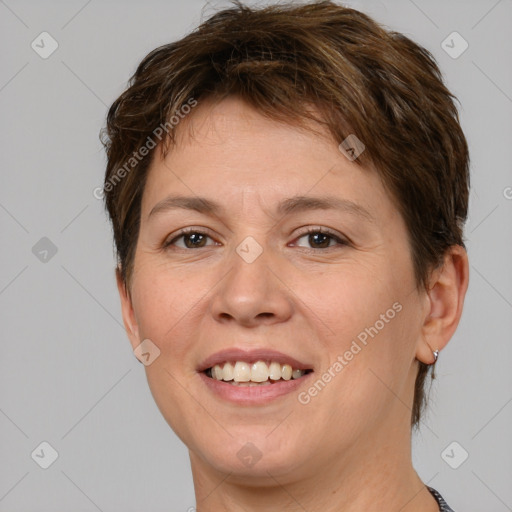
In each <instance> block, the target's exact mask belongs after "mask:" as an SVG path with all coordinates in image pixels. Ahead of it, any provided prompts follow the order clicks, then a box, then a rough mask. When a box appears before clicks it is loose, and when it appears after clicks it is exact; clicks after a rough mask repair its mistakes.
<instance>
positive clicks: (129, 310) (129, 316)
mask: <svg viewBox="0 0 512 512" xmlns="http://www.w3.org/2000/svg"><path fill="white" fill-rule="evenodd" d="M116 281H117V290H118V291H119V298H120V300H121V312H122V315H123V323H124V328H125V330H126V334H127V335H128V338H129V340H130V343H131V345H132V348H133V350H135V348H136V347H138V346H139V344H140V338H139V326H138V324H137V320H136V318H135V312H134V310H133V305H132V298H131V296H130V293H129V290H128V288H127V286H126V284H125V283H124V281H123V277H122V275H121V270H120V268H119V267H117V268H116Z"/></svg>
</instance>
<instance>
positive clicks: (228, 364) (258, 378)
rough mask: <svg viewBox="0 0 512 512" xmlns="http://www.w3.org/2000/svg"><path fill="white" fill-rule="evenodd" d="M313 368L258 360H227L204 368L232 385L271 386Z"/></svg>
mask: <svg viewBox="0 0 512 512" xmlns="http://www.w3.org/2000/svg"><path fill="white" fill-rule="evenodd" d="M312 371H313V370H312V369H305V370H303V369H300V368H294V367H293V366H291V365H290V364H288V363H284V364H282V363H279V362H278V361H270V360H266V361H263V360H258V361H255V362H254V363H249V362H247V361H225V362H224V363H221V364H216V365H214V366H211V367H209V368H207V369H206V370H204V374H205V375H206V376H207V377H209V378H211V379H214V380H217V381H222V382H226V383H228V384H231V385H232V386H242V387H243V386H246V387H254V386H270V385H273V384H277V383H279V382H285V381H289V380H298V379H300V378H301V377H303V376H304V375H307V374H308V373H311V372H312Z"/></svg>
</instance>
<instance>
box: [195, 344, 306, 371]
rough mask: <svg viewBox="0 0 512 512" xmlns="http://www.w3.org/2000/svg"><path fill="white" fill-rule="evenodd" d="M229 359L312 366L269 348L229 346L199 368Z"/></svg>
mask: <svg viewBox="0 0 512 512" xmlns="http://www.w3.org/2000/svg"><path fill="white" fill-rule="evenodd" d="M227 361H245V362H247V363H255V362H256V361H275V362H277V363H280V364H289V365H290V366H291V367H292V368H293V369H297V370H311V369H312V366H311V365H308V364H306V363H303V362H302V361H299V360H298V359H295V358H294V357H291V356H289V355H287V354H283V353H282V352H278V351H277V350H271V349H268V348H258V349H252V350H244V349H241V348H236V347H233V348H227V349H224V350H220V351H219V352H215V354H212V355H210V356H208V357H207V358H206V359H204V360H203V362H202V363H201V364H200V365H199V367H198V370H197V371H199V372H202V371H204V370H207V369H208V368H212V367H213V366H215V365H216V364H221V363H225V362H227Z"/></svg>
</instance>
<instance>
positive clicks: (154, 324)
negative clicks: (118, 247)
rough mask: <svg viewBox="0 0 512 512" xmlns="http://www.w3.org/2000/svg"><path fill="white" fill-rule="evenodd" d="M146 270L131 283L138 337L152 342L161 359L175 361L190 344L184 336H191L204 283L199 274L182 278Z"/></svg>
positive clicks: (168, 273)
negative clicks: (165, 357) (167, 358)
mask: <svg viewBox="0 0 512 512" xmlns="http://www.w3.org/2000/svg"><path fill="white" fill-rule="evenodd" d="M146 269H147V272H145V273H144V274H143V273H139V275H138V279H137V281H136V282H135V283H134V301H133V303H134V310H135V314H136V318H137V323H138V326H139V334H140V337H141V339H145V338H149V339H150V340H151V341H153V342H154V343H155V344H156V345H157V346H158V348H159V349H160V350H161V352H162V355H168V354H172V355H173V356H174V360H175V359H176V356H177V355H179V354H181V353H182V352H184V350H185V349H186V348H187V346H188V344H189V342H190V340H189V339H187V336H186V333H189V332H191V331H190V326H191V323H193V322H195V321H197V318H196V316H197V310H198V309H199V308H201V305H202V304H203V301H204V300H205V297H204V296H205V294H207V291H208V289H209V288H208V283H207V281H206V280H205V279H204V276H200V275H199V274H196V275H195V276H190V277H183V273H182V275H181V276H180V272H179V270H178V271H177V270H176V269H175V270H173V272H170V271H166V270H165V269H162V268H158V267H157V266H155V267H154V268H153V269H152V270H150V269H149V266H147V267H146ZM178 276H179V277H178ZM210 288H211V286H210Z"/></svg>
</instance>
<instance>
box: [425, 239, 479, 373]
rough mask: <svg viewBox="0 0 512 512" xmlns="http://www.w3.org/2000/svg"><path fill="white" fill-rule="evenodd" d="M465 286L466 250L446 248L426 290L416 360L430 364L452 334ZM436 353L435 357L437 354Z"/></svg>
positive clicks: (467, 272)
mask: <svg viewBox="0 0 512 512" xmlns="http://www.w3.org/2000/svg"><path fill="white" fill-rule="evenodd" d="M468 283H469V263H468V257H467V253H466V250H465V249H464V248H463V247H462V246H460V245H454V246H452V247H450V249H449V250H448V251H447V253H446V254H445V257H444V262H443V265H442V266H441V267H440V268H438V269H436V270H434V271H433V272H432V275H431V280H430V283H429V289H428V290H427V291H426V297H425V300H426V305H427V307H426V310H427V313H426V316H425V319H424V323H423V327H422V332H421V334H422V335H421V339H420V343H419V345H418V347H417V351H416V358H417V359H418V360H419V361H422V362H423V363H425V364H433V363H434V362H435V361H436V359H437V356H436V354H435V352H436V351H439V352H440V351H441V350H442V349H443V348H444V347H445V346H446V345H447V343H448V341H450V339H451V337H452V336H453V334H454V333H455V330H456V328H457V326H458V324H459V321H460V318H461V316H462V308H463V305H464V298H465V295H466V291H467V288H468ZM439 352H438V354H439Z"/></svg>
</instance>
